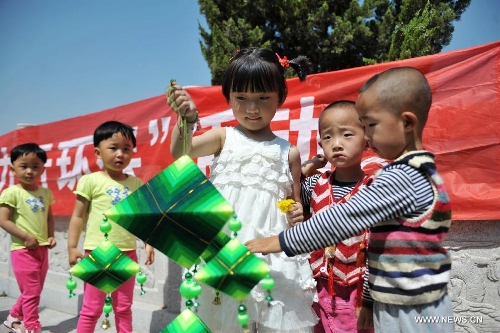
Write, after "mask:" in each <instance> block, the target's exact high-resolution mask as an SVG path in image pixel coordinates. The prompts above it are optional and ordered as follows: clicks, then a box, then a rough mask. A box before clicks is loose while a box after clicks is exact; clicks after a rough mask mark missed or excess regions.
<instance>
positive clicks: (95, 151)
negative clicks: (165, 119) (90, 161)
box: [94, 147, 101, 159]
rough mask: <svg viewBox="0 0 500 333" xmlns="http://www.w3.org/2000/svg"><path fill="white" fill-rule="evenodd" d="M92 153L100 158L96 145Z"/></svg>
mask: <svg viewBox="0 0 500 333" xmlns="http://www.w3.org/2000/svg"><path fill="white" fill-rule="evenodd" d="M94 155H95V157H97V158H98V159H100V158H101V150H100V149H99V148H97V147H95V148H94Z"/></svg>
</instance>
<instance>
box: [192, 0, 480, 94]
mask: <svg viewBox="0 0 500 333" xmlns="http://www.w3.org/2000/svg"><path fill="white" fill-rule="evenodd" d="M470 1H471V0H273V1H268V0H234V1H228V0H198V3H199V5H200V12H201V13H202V14H204V15H205V17H206V20H207V24H208V29H204V28H203V27H202V26H201V25H200V26H199V30H200V35H201V40H200V47H201V50H202V53H203V56H204V57H205V59H206V61H207V63H208V65H209V67H210V70H211V73H212V84H214V85H215V84H220V82H221V78H222V74H223V72H224V69H225V68H226V67H227V64H228V62H229V60H230V59H231V57H232V56H233V55H234V54H235V52H236V50H237V49H240V48H244V47H247V46H262V47H268V48H271V49H273V50H275V51H276V52H278V53H279V54H280V55H281V56H285V55H286V56H287V57H288V58H289V59H291V58H294V57H296V56H298V55H301V54H303V55H307V56H308V57H309V58H310V59H311V60H312V62H313V64H314V65H315V70H316V72H318V73H319V72H328V71H333V70H339V69H345V68H351V67H359V66H363V65H367V64H374V63H380V62H386V61H393V60H399V59H406V58H412V57H418V56H423V55H429V54H435V53H439V52H441V49H442V47H443V46H446V45H448V44H449V43H450V41H451V37H452V34H453V30H454V29H453V25H452V22H453V21H456V20H460V17H461V15H462V13H463V12H464V11H465V9H466V8H467V7H468V6H469V4H470Z"/></svg>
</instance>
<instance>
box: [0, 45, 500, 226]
mask: <svg viewBox="0 0 500 333" xmlns="http://www.w3.org/2000/svg"><path fill="white" fill-rule="evenodd" d="M395 66H414V67H416V68H418V69H420V70H421V71H422V72H423V73H424V74H425V75H426V77H427V78H428V80H429V82H430V84H431V87H432V91H433V104H432V109H431V114H430V117H429V121H428V123H427V127H426V129H425V131H424V145H425V148H426V149H427V150H429V151H431V152H433V153H434V154H435V155H436V158H437V163H438V167H439V171H440V172H441V174H442V176H443V177H444V179H445V184H446V187H447V189H448V191H449V194H450V196H451V200H452V205H453V219H454V220H498V219H500V167H499V166H500V165H499V164H500V163H499V152H500V147H499V141H500V140H499V138H500V135H499V133H500V118H499V110H500V42H496V43H491V44H486V45H482V46H478V47H474V48H469V49H463V50H459V51H453V52H447V53H440V54H436V55H432V56H426V57H420V58H414V59H407V60H403V61H397V62H389V63H385V64H378V65H373V66H367V67H360V68H353V69H347V70H342V71H336V72H329V73H321V74H315V75H311V76H309V77H308V79H307V81H306V82H299V81H298V79H290V80H289V81H288V88H289V94H288V98H287V100H286V102H285V104H284V105H283V107H282V109H280V110H279V111H278V112H277V114H276V117H275V119H274V120H273V122H272V128H273V130H275V131H276V133H277V134H278V135H279V136H281V137H283V138H285V139H288V140H290V141H291V142H292V143H293V144H295V145H297V146H298V148H299V150H300V151H301V155H302V160H305V159H308V158H310V157H311V156H313V155H315V154H316V153H317V148H318V145H317V140H316V136H317V118H318V115H319V113H320V111H321V110H322V108H323V107H324V106H326V105H327V104H329V103H330V102H332V101H334V100H337V99H352V100H354V99H356V97H357V95H358V90H359V88H360V87H361V85H362V84H363V83H364V82H365V81H366V80H368V79H369V78H370V77H371V76H372V75H374V74H376V73H379V72H381V71H383V70H385V69H388V68H390V67H395ZM169 80H170V78H169V77H165V85H166V86H167V85H168V82H169ZM179 83H180V84H188V83H189V82H179ZM163 88H164V87H159V89H158V90H159V91H161V90H162V89H163ZM187 89H188V91H189V93H190V94H191V96H192V97H193V99H194V100H195V102H196V104H197V106H198V108H199V112H200V119H201V125H202V128H203V129H202V130H206V129H208V128H210V127H212V126H221V125H222V126H224V125H230V124H234V120H233V117H232V113H231V110H230V108H229V106H228V104H227V103H226V102H225V100H224V98H223V96H222V93H221V91H220V90H221V89H220V86H213V87H192V88H187ZM107 120H119V121H122V122H125V123H128V124H130V125H131V126H133V127H134V128H136V130H137V142H138V146H137V153H136V154H135V156H134V158H133V160H132V162H131V164H130V167H129V169H128V171H129V172H130V173H133V174H135V175H136V176H138V177H140V178H142V179H143V180H144V181H147V180H149V179H151V178H152V177H153V176H155V175H156V174H157V173H158V172H160V171H161V170H163V169H164V168H165V167H167V166H168V165H169V164H170V163H172V162H173V158H172V156H171V155H170V150H169V144H170V132H171V130H172V128H173V126H174V124H175V120H176V115H175V114H174V113H173V112H172V110H171V109H170V108H169V107H168V105H167V103H166V100H165V96H164V95H159V96H156V97H152V98H149V99H145V100H142V101H138V102H135V103H132V104H128V105H123V106H119V107H116V108H112V109H108V110H104V111H101V112H96V113H91V114H88V115H85V116H81V117H76V118H70V119H66V120H62V121H58V122H53V123H48V124H44V125H40V126H33V127H28V128H24V129H20V130H15V131H12V132H9V133H7V134H5V135H3V136H0V189H3V188H6V187H8V186H11V185H12V184H14V182H15V180H14V177H13V175H12V173H11V172H10V171H9V165H10V157H9V155H8V153H9V151H10V149H11V148H12V147H13V146H15V145H17V144H20V143H25V142H28V141H34V142H37V143H38V144H40V145H41V146H42V147H43V148H44V149H45V150H46V151H47V153H48V158H49V159H48V161H47V164H46V167H47V169H46V172H45V173H44V175H43V177H42V185H44V186H48V187H49V188H50V189H51V190H52V191H53V193H54V196H55V199H56V204H55V205H54V206H53V209H54V213H55V214H56V215H70V214H71V212H72V209H73V204H74V200H75V196H74V194H73V193H72V191H73V190H74V189H75V187H76V183H77V181H78V178H79V177H80V176H81V175H82V174H85V173H89V172H93V171H96V170H99V166H98V165H97V164H96V160H95V158H94V154H93V145H92V134H93V131H94V129H95V128H96V126H98V125H99V124H100V123H102V122H104V121H107ZM210 162H211V158H200V159H198V161H197V163H198V165H199V166H200V168H202V170H205V171H208V165H210Z"/></svg>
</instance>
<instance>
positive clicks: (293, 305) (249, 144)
mask: <svg viewBox="0 0 500 333" xmlns="http://www.w3.org/2000/svg"><path fill="white" fill-rule="evenodd" d="M288 67H292V68H293V69H295V70H296V72H297V73H298V75H299V79H300V80H301V81H303V80H305V77H306V75H307V73H308V72H310V70H311V64H310V62H309V60H308V59H307V58H306V57H304V56H299V57H297V58H296V59H293V60H290V61H288V60H287V59H286V57H284V58H280V57H279V55H278V54H276V53H274V52H272V51H271V50H268V49H262V48H247V49H243V50H241V51H239V52H238V53H237V54H236V56H234V58H232V59H231V61H230V63H229V66H228V68H227V69H226V71H225V74H224V77H223V82H222V92H223V94H224V96H225V98H226V100H227V101H228V103H229V104H230V105H231V108H232V110H233V114H234V117H235V118H236V120H237V121H238V125H237V126H236V127H234V128H233V127H224V128H212V129H210V130H208V131H207V132H205V133H203V134H201V135H199V136H194V137H193V136H192V133H193V130H194V124H195V123H196V122H197V120H198V112H197V109H196V105H195V104H194V103H193V101H192V99H191V98H190V96H189V95H188V94H187V93H186V92H185V91H184V90H182V88H181V87H180V86H178V85H176V86H174V89H173V92H172V98H171V99H170V101H169V104H170V106H171V107H172V108H174V109H175V110H176V111H177V112H179V114H180V115H181V116H183V117H185V120H186V122H187V123H188V135H187V137H182V134H181V133H180V130H179V127H178V126H176V127H175V129H174V131H173V133H172V143H171V152H172V155H173V156H174V157H180V156H181V155H182V154H183V153H187V154H189V156H191V157H193V158H196V157H202V156H208V155H212V154H213V155H214V156H215V158H214V161H213V164H212V168H211V174H210V180H211V181H212V183H213V184H214V186H215V187H216V188H217V189H218V190H219V191H220V192H221V194H222V195H223V196H224V198H225V199H226V200H227V201H228V202H229V203H230V204H231V205H232V206H233V207H234V209H235V212H236V214H237V216H238V218H239V219H240V220H241V221H242V224H243V226H242V229H241V230H240V231H238V239H239V240H240V241H241V242H242V243H244V242H245V241H247V240H250V239H253V238H259V237H265V236H271V235H277V234H279V233H280V232H281V231H283V230H285V229H287V228H288V227H289V224H288V222H287V216H286V215H285V214H283V213H281V212H280V211H279V209H278V207H277V202H278V201H279V200H283V199H287V198H291V199H294V200H295V201H296V203H295V207H294V208H295V209H299V210H300V211H301V210H302V206H301V204H300V173H301V165H300V155H299V151H298V149H297V147H295V146H293V145H292V144H291V143H289V142H288V141H286V140H284V139H281V138H279V137H277V136H276V135H275V134H274V133H273V132H272V131H271V127H270V124H271V121H272V119H273V117H274V115H275V114H276V111H277V109H278V108H279V107H280V106H281V105H282V104H283V103H284V101H285V99H286V95H287V88H286V80H285V75H284V74H285V70H286V68H288ZM179 118H180V117H179ZM186 141H187V145H186ZM186 146H187V149H188V151H186V152H184V151H183V149H185V148H184V147H186ZM299 221H300V220H293V219H289V222H290V223H292V224H293V223H295V222H299ZM225 231H226V232H228V233H229V230H228V229H226V230H225ZM262 258H263V259H264V260H265V261H266V262H267V263H269V265H270V267H271V277H272V278H273V279H274V280H275V282H276V284H275V288H274V289H273V291H272V297H273V300H272V301H271V303H270V305H268V302H267V301H266V296H267V293H266V292H265V291H264V290H263V289H262V287H260V285H257V286H256V287H255V288H254V289H253V290H252V292H251V294H250V295H249V296H248V297H247V299H246V300H245V301H244V304H245V305H246V306H247V310H248V312H247V313H248V315H249V316H250V318H251V322H252V325H249V327H251V328H252V330H253V331H255V332H256V329H258V332H259V333H264V332H273V333H275V332H283V333H284V332H287V333H302V332H312V331H313V327H314V325H315V323H316V322H317V317H316V315H315V314H314V312H313V310H312V303H313V296H314V292H315V282H314V279H313V278H312V276H311V270H310V268H309V263H308V260H307V256H306V255H304V256H296V257H293V258H288V257H286V256H284V255H282V254H278V255H274V254H273V255H267V256H263V257H262ZM220 297H221V304H220V305H213V304H212V300H213V299H214V292H213V291H212V290H210V288H206V287H204V288H203V293H202V294H201V296H200V298H199V299H198V301H199V303H200V306H199V308H198V316H199V317H200V318H201V319H202V320H203V321H204V322H205V323H206V324H207V326H208V327H209V328H210V329H211V330H212V332H214V333H215V332H240V331H241V325H240V324H239V323H238V322H237V309H238V302H237V301H236V300H234V299H232V298H231V297H229V296H227V295H224V294H223V293H220Z"/></svg>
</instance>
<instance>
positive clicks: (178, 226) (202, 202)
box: [105, 156, 234, 268]
mask: <svg viewBox="0 0 500 333" xmlns="http://www.w3.org/2000/svg"><path fill="white" fill-rule="evenodd" d="M233 214H234V210H233V208H232V207H231V205H230V204H229V203H228V202H227V201H226V200H225V199H224V197H222V195H221V194H220V193H219V191H218V190H217V189H216V188H215V187H214V186H213V184H212V183H211V182H210V181H209V180H208V179H207V178H206V177H205V175H204V174H203V173H202V172H201V170H200V169H199V168H198V166H197V165H196V164H195V163H194V162H193V160H191V158H189V157H188V156H182V157H181V158H179V159H177V160H176V161H175V162H174V163H172V164H171V165H170V166H168V167H167V168H166V169H165V170H163V171H162V172H160V173H159V174H158V175H156V176H155V177H154V178H152V179H151V180H150V181H149V182H147V183H146V184H144V185H143V186H141V187H140V188H139V189H137V190H136V191H134V192H133V193H132V194H130V195H129V196H128V197H127V198H125V199H123V200H122V201H120V202H119V203H117V204H116V205H114V206H113V207H112V208H110V209H109V210H108V211H107V212H106V214H105V215H106V216H107V217H108V218H109V219H111V220H112V221H114V222H116V223H117V224H119V225H121V226H122V227H123V228H125V229H127V230H128V231H129V232H131V233H132V234H134V235H136V236H137V237H139V238H140V239H142V240H143V241H145V242H146V243H148V244H150V245H151V246H153V247H155V248H156V249H157V250H159V251H160V252H162V253H164V254H165V255H166V256H168V257H169V258H170V259H172V260H174V261H175V262H177V263H178V264H179V265H181V266H183V267H185V268H189V267H191V266H192V265H193V264H195V263H196V262H197V260H198V258H199V257H200V256H201V255H202V254H203V252H204V251H205V250H206V249H207V248H208V246H209V244H210V243H211V242H212V241H213V240H214V238H216V236H217V235H218V233H219V232H220V231H221V230H222V228H223V227H224V224H225V223H226V222H227V221H228V220H229V219H230V218H231V217H232V216H233Z"/></svg>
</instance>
